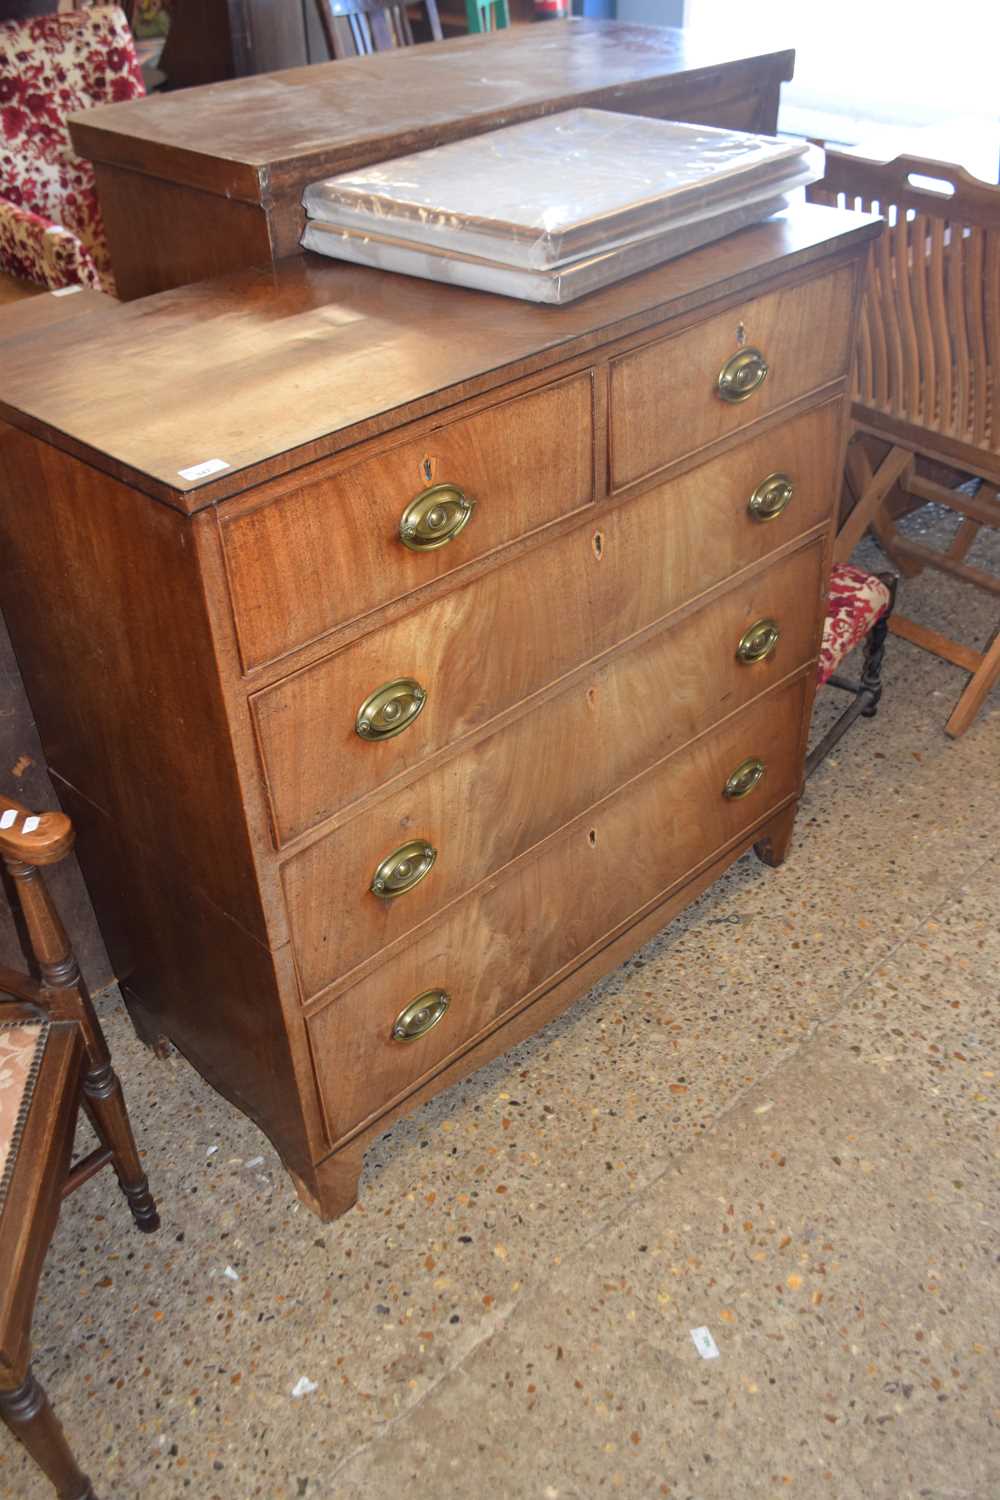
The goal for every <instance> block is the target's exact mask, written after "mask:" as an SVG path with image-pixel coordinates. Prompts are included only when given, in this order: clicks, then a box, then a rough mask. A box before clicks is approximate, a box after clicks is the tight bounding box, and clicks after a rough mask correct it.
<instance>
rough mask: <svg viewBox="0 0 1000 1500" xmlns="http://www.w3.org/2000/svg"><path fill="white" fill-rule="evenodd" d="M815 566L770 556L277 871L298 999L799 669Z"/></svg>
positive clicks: (816, 547)
mask: <svg viewBox="0 0 1000 1500" xmlns="http://www.w3.org/2000/svg"><path fill="white" fill-rule="evenodd" d="M822 564H823V548H822V545H821V544H820V543H813V544H812V545H811V546H810V547H809V548H807V549H806V550H805V551H802V552H796V553H793V554H792V555H791V556H790V557H785V558H782V559H781V561H779V562H777V563H774V564H773V565H772V566H771V567H770V568H768V569H767V571H766V572H764V573H762V574H760V575H759V576H758V577H757V578H755V579H754V580H753V581H752V582H750V583H744V584H739V585H737V586H736V587H735V588H734V589H733V590H732V591H731V592H730V593H728V594H725V595H724V596H723V597H722V598H721V599H719V600H717V601H716V602H714V603H712V604H709V605H707V606H705V607H704V608H702V609H699V610H696V611H695V612H694V613H692V614H690V615H688V616H686V617H685V618H684V619H683V620H681V621H680V622H679V623H678V624H675V625H673V626H671V627H669V628H667V629H665V630H663V631H661V632H660V633H659V634H658V635H655V636H653V637H652V639H650V640H646V641H644V642H643V643H642V644H641V645H638V646H634V647H631V648H626V649H625V650H624V651H622V652H621V653H619V654H618V655H616V656H614V657H613V658H612V660H611V661H610V662H609V663H608V664H607V665H606V666H604V667H602V668H601V669H600V670H598V671H596V672H594V673H593V675H592V676H590V677H588V678H585V679H584V680H582V681H579V682H577V683H575V684H574V685H573V687H571V688H570V689H568V690H567V691H565V692H562V693H560V694H558V695H557V696H556V697H554V698H549V699H548V700H547V701H546V702H545V703H544V704H543V705H542V706H541V707H540V708H537V709H535V710H534V711H533V712H532V713H530V714H528V715H526V716H525V717H524V718H522V719H518V720H516V721H515V722H514V723H513V724H508V725H507V726H506V727H505V728H503V729H500V730H498V731H497V733H496V734H492V735H490V736H489V737H488V738H486V739H484V740H480V741H479V743H478V744H476V745H474V746H473V747H472V748H471V749H469V750H467V751H466V752H465V753H464V754H463V755H461V756H459V757H458V758H457V759H456V760H455V761H453V762H451V763H449V764H448V765H446V766H444V767H442V768H440V769H438V770H436V771H432V772H431V773H430V774H429V775H427V776H425V777H422V778H421V779H420V780H418V781H415V782H412V783H411V784H410V785H409V786H406V787H404V788H402V789H401V790H400V791H398V792H396V793H395V794H394V795H390V796H388V797H386V798H385V799H384V800H383V801H382V802H379V803H378V804H377V805H376V806H375V807H374V808H371V809H369V810H368V811H367V812H366V813H364V814H363V815H362V816H360V817H357V818H355V819H353V820H352V821H351V822H349V823H345V824H343V825H342V826H341V827H340V828H338V829H337V831H336V832H335V833H332V834H330V835H329V836H328V837H327V838H325V839H322V840H320V841H319V842H318V843H315V844H313V845H311V846H310V847H309V848H308V849H304V850H302V852H301V853H299V854H296V855H294V856H293V857H292V858H291V859H289V860H288V861H287V863H286V864H285V865H284V868H283V871H282V878H283V883H284V889H285V898H286V903H287V908H288V920H289V925H290V927H291V933H292V945H293V948H294V951H295V958H296V966H297V969H298V974H299V981H300V985H301V989H302V993H303V997H304V998H305V999H307V1000H308V999H311V998H312V997H314V996H315V995H317V994H318V993H319V992H320V991H321V990H323V989H324V988H325V987H326V986H327V985H329V984H332V983H333V982H334V980H336V979H337V978H339V977H340V976H341V975H343V974H347V973H349V972H350V970H351V969H353V968H354V967H355V966H356V965H357V964H359V963H361V962H363V961H364V960H365V959H367V958H370V957H371V956H372V955H373V954H375V953H377V952H378V951H379V949H381V948H384V947H385V946H387V945H388V944H389V943H393V942H395V941H397V940H398V939H400V938H402V937H404V936H405V935H406V934H407V933H408V932H410V931H412V930H413V929H414V928H415V927H418V926H420V925H421V924H422V923H424V922H426V921H428V920H429V919H430V918H432V917H433V916H434V914H435V912H437V911H439V910H440V909H441V907H443V906H445V905H447V904H449V903H450V902H452V901H454V900H455V899H456V897H459V896H461V895H463V894H464V893H465V892H466V891H467V890H469V889H470V887H472V886H474V885H477V884H479V882H480V881H482V880H484V879H486V878H487V877H488V876H490V875H492V874H494V873H495V872H496V871H498V870H500V869H501V868H502V867H503V866H504V865H506V864H507V863H508V862H509V861H511V860H514V859H517V858H518V857H519V856H521V855H523V854H524V853H526V852H527V850H529V849H530V848H532V846H533V845H535V844H537V843H539V842H540V841H541V840H542V839H544V838H546V837H548V836H549V835H550V834H552V833H554V832H555V831H556V830H557V829H559V828H561V827H562V826H563V824H565V823H568V822H569V821H570V820H571V819H572V818H574V817H576V816H577V815H578V814H579V813H581V812H583V811H584V809H585V808H587V807H590V806H591V805H592V804H593V803H595V802H597V801H598V800H599V799H600V798H601V797H604V796H606V795H607V794H608V793H609V792H611V791H612V790H613V789H614V788H615V787H618V786H621V785H623V784H624V783H625V782H627V781H629V780H631V779H632V778H633V777H634V776H637V775H639V774H640V773H641V772H643V771H645V770H646V769H647V768H648V767H649V766H650V765H652V764H654V763H655V762H657V761H659V760H662V759H663V758H664V757H665V756H667V755H670V754H672V753H673V752H674V751H675V750H677V749H678V748H679V747H680V746H682V745H684V744H685V743H686V742H687V741H688V740H690V739H692V738H693V737H694V736H695V735H697V734H700V733H701V732H702V731H703V730H704V729H706V728H708V727H709V725H711V724H714V723H716V722H718V721H719V720H721V719H723V718H725V717H726V716H727V715H729V714H731V713H733V712H735V711H736V710H737V709H738V708H740V707H741V706H742V705H744V704H746V703H748V702H749V701H750V700H751V699H753V698H756V697H758V696H759V695H760V694H761V693H763V692H766V691H767V690H768V689H769V688H771V687H773V686H774V685H775V684H776V683H777V682H779V681H780V680H781V679H782V678H783V677H785V676H787V675H788V674H789V673H791V672H793V671H794V670H795V669H796V668H797V667H800V666H802V665H803V664H804V663H805V662H807V661H809V660H810V658H812V657H813V656H814V655H815V653H816V649H817V635H818V623H819V619H820V597H821V592H822V584H823V578H822ZM485 789H493V792H492V795H491V794H490V792H489V791H487V790H485ZM376 877H377V879H376ZM376 885H377V887H378V889H375V888H373V887H375V886H376ZM394 887H395V893H394V889H393V888H394Z"/></svg>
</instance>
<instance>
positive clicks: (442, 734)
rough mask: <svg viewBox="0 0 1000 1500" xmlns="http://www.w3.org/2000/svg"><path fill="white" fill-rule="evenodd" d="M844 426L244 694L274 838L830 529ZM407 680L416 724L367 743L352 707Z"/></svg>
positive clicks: (694, 483) (626, 516) (700, 478)
mask: <svg viewBox="0 0 1000 1500" xmlns="http://www.w3.org/2000/svg"><path fill="white" fill-rule="evenodd" d="M840 417H841V406H840V403H839V402H835V403H830V404H828V405H827V406H825V407H822V408H819V409H817V410H815V411H811V412H807V413H806V414H804V415H803V416H800V417H798V418H796V419H795V420H794V421H792V422H789V423H786V424H784V425H783V426H782V427H779V428H775V429H773V430H772V431H770V432H767V433H764V434H762V435H760V436H759V437H758V438H755V439H753V440H752V441H750V442H747V443H746V444H744V445H743V446H742V447H741V448H739V449H737V450H733V451H732V452H730V453H727V454H724V455H723V456H722V457H721V458H718V459H715V460H713V462H712V463H710V464H706V465H704V466H703V467H702V468H701V469H698V470H694V471H692V472H691V473H688V474H685V475H683V476H682V477H680V478H678V479H675V480H672V481H671V482H670V483H669V484H666V485H663V486H661V487H659V488H657V489H655V490H651V491H649V492H648V493H647V494H645V495H642V496H640V497H639V498H638V499H635V500H632V501H630V502H629V503H628V504H626V505H622V506H620V507H617V508H616V509H614V510H612V511H610V512H608V513H607V514H605V515H602V516H601V517H600V519H599V520H595V522H594V524H593V525H592V526H587V527H581V528H578V529H577V530H575V531H573V532H571V533H569V534H567V535H566V536H563V537H560V538H558V539H557V540H555V541H553V542H551V543H549V544H548V545H546V546H543V547H539V548H536V549H534V550H533V551H531V552H530V553H527V554H525V555H524V556H523V557H520V558H517V559H515V560H514V561H512V562H509V563H507V564H505V565H504V566H502V567H498V568H496V569H494V570H493V571H492V572H490V573H488V574H486V575H485V576H484V577H482V578H480V579H478V580H477V581H476V582H474V583H472V584H469V585H467V586H466V587H465V588H462V589H457V590H455V591H454V592H453V593H451V594H448V595H447V596H446V597H444V598H442V599H437V600H435V601H433V602H432V603H431V604H428V605H425V606H424V607H423V608H422V609H419V610H416V611H414V613H413V614H411V615H409V616H407V617H406V618H405V619H402V620H399V621H397V622H395V623H393V624H392V625H390V626H387V627H385V628H384V629H382V630H379V631H376V632H373V633H372V634H371V635H369V636H366V637H364V638H363V639H362V640H360V641H356V642H355V643H354V644H353V645H351V646H349V647H346V648H345V649H344V650H343V651H340V652H337V653H335V654H334V655H332V656H330V657H327V658H325V659H324V660H323V661H322V662H319V663H317V664H316V665H315V666H313V667H310V668H308V669H307V670H305V671H302V672H299V673H296V674H295V675H294V676H292V677H288V678H286V679H284V680H283V681H282V682H280V683H278V684H276V685H275V686H274V687H271V688H268V689H265V690H262V691H261V692H260V693H258V694H255V695H254V696H253V697H252V699H251V703H252V706H253V713H254V717H255V720H256V726H257V734H258V739H259V744H260V749H261V755H262V759H263V764H264V771H265V776H266V780H267V784H268V788H269V793H270V797H271V803H272V810H273V816H274V821H275V826H276V830H277V834H278V838H279V841H280V842H281V843H285V842H287V841H288V840H290V839H292V838H294V837H295V836H296V835H298V834H300V833H302V832H304V831H305V830H306V829H308V828H310V827H312V826H314V825H315V824H317V823H319V822H321V821H322V819H323V818H325V817H327V816H329V815H330V814H332V813H334V812H336V811H337V810H339V809H341V808H344V807H346V806H348V805H349V804H350V803H352V802H353V801H356V800H357V799H358V798H359V797H361V796H363V795H364V794H365V793H368V792H371V791H373V790H374V789H375V788H377V787H380V786H383V785H384V784H385V783H387V782H388V781H389V780H390V779H391V778H392V777H393V776H395V775H397V774H398V773H400V772H402V771H405V770H407V769H408V768H409V767H411V766H415V765H418V764H419V763H420V762H421V761H422V760H423V759H425V758H426V757H427V756H428V755H430V754H431V753H433V752H434V751H436V750H439V749H441V748H442V747H444V746H446V745H448V744H449V743H450V742H451V741H453V740H455V739H457V738H459V737H460V736H462V735H464V734H466V733H468V732H469V731H470V730H473V729H476V728H478V727H479V726H481V725H483V724H486V723H487V722H488V721H489V720H490V719H491V718H492V717H494V716H495V715H496V714H498V713H500V712H501V711H502V710H504V709H506V708H508V707H510V706H511V705H513V704H516V703H518V702H519V701H520V700H522V699H524V698H527V697H528V696H529V695H531V694H532V693H535V692H537V691H538V690H539V689H540V688H543V687H545V686H546V685H547V684H548V683H551V682H552V681H553V680H555V679H556V678H558V677H560V676H562V675H563V674H565V673H566V672H568V671H570V670H571V669H572V668H574V667H576V666H579V665H580V664H582V663H584V662H586V661H588V660H590V659H591V658H592V657H594V656H596V655H598V654H599V653H602V652H604V651H607V650H608V649H610V648H612V647H614V646H615V645H617V644H618V643H619V642H621V641H624V640H626V639H627V638H628V637H629V636H631V635H633V634H635V633H636V632H637V631H640V630H642V629H644V628H645V627H646V626H649V625H651V624H653V623H654V622H655V621H657V620H658V619H661V618H662V617H663V616H664V615H665V614H667V613H668V612H669V611H670V610H672V609H674V608H675V607H676V606H678V605H679V604H682V603H683V602H685V601H686V600H688V599H691V598H692V597H694V596H695V595H697V594H698V593H699V592H701V591H702V590H704V589H705V588H707V587H709V586H710V585H712V584H714V583H717V582H720V581H722V580H723V579H725V578H728V577H730V576H731V575H732V574H733V573H735V572H737V571H738V570H739V569H740V568H742V567H744V566H746V565H747V564H749V563H751V562H754V561H756V560H758V559H760V558H762V557H765V556H766V555H767V554H768V553H769V552H771V551H773V550H774V549H775V548H776V547H778V546H780V545H781V544H782V543H783V542H786V541H790V540H792V539H793V538H794V537H795V536H797V535H799V534H800V533H801V532H803V531H806V530H808V529H809V528H810V527H813V526H815V525H816V524H817V523H818V522H821V521H823V520H825V519H826V518H827V517H828V516H829V514H830V510H831V507H832V504H833V500H834V496H835V490H836V486H835V483H834V465H835V461H836V456H837V453H838V439H839V431H840ZM775 471H781V472H784V473H787V474H788V475H790V476H791V478H792V480H793V483H794V494H793V498H792V500H791V503H790V504H789V505H788V508H787V510H785V511H784V512H783V513H782V514H781V515H780V516H779V517H778V518H777V519H776V520H772V521H769V522H765V523H761V522H760V521H758V520H754V519H753V518H752V517H751V515H750V513H749V510H748V497H749V496H750V494H751V493H752V492H753V491H754V489H755V487H756V486H758V485H759V483H760V481H761V480H762V479H763V478H764V477H765V476H766V475H769V474H772V473H773V472H775ZM406 679H410V680H413V681H415V682H417V683H419V684H420V687H421V688H422V689H423V690H425V692H426V698H425V700H424V701H423V705H422V709H421V711H420V713H419V714H418V715H417V716H416V717H414V718H413V719H412V722H409V723H408V724H407V727H406V728H405V729H404V730H403V732H402V733H399V734H396V735H395V736H394V737H392V738H388V739H385V740H383V741H379V742H377V743H376V742H373V741H370V740H366V739H364V738H362V737H361V736H360V735H359V734H358V733H357V732H356V729H355V723H356V717H357V714H358V710H359V708H360V706H361V705H362V704H363V703H364V702H365V701H366V700H367V699H368V698H369V695H371V694H372V693H374V692H375V691H376V690H377V689H379V688H380V687H381V686H382V685H383V684H385V683H388V682H392V681H398V680H406Z"/></svg>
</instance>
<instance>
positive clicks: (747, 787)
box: [722, 755, 767, 802]
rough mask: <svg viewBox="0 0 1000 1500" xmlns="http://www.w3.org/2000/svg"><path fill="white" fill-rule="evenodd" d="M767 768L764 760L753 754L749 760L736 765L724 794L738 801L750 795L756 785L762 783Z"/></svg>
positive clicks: (724, 788) (732, 800)
mask: <svg viewBox="0 0 1000 1500" xmlns="http://www.w3.org/2000/svg"><path fill="white" fill-rule="evenodd" d="M766 769H767V767H766V766H765V765H764V762H763V761H762V760H758V759H757V757H756V756H755V755H752V756H751V757H750V759H749V760H745V761H743V762H742V764H741V765H738V766H737V767H736V770H735V771H734V772H733V774H732V775H731V776H730V778H729V780H728V781H727V782H726V784H725V786H724V787H723V788H722V795H723V796H724V797H728V798H729V800H730V801H731V802H735V801H737V800H738V798H740V797H748V796H749V795H750V793H751V792H752V791H753V789H754V787H755V786H759V785H760V783H761V780H762V779H763V776H764V772H765V770H766Z"/></svg>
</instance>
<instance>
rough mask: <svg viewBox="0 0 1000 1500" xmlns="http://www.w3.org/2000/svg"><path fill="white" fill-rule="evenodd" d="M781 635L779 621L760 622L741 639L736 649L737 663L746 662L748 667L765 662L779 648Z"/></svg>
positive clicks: (745, 632) (751, 627)
mask: <svg viewBox="0 0 1000 1500" xmlns="http://www.w3.org/2000/svg"><path fill="white" fill-rule="evenodd" d="M780 635H781V631H780V630H779V629H778V622H777V620H758V621H757V622H756V624H754V625H751V626H750V629H749V630H746V631H744V632H743V634H742V636H741V637H740V643H739V645H738V646H737V647H736V659H737V661H742V662H746V663H747V665H749V664H750V663H752V662H755V661H764V660H765V659H766V658H767V657H769V656H770V655H771V653H772V651H773V650H774V649H775V647H776V646H777V644H778V639H779V637H780Z"/></svg>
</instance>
